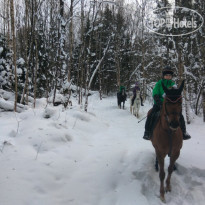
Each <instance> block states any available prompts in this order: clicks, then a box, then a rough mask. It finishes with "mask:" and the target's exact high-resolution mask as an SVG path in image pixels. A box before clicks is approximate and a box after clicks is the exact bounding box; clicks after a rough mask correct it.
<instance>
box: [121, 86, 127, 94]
mask: <svg viewBox="0 0 205 205" xmlns="http://www.w3.org/2000/svg"><path fill="white" fill-rule="evenodd" d="M123 89H124V90H125V86H123V85H121V86H120V93H121V92H122V90H123ZM125 91H126V90H125Z"/></svg>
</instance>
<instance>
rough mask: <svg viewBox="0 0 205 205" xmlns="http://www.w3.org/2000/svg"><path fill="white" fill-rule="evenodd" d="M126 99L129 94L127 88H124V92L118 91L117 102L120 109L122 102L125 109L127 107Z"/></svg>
mask: <svg viewBox="0 0 205 205" xmlns="http://www.w3.org/2000/svg"><path fill="white" fill-rule="evenodd" d="M126 99H127V94H126V93H125V89H123V90H122V92H118V93H117V104H118V107H119V108H120V109H121V103H123V109H124V108H125V101H126Z"/></svg>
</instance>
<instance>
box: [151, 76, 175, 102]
mask: <svg viewBox="0 0 205 205" xmlns="http://www.w3.org/2000/svg"><path fill="white" fill-rule="evenodd" d="M162 83H164V85H165V86H166V87H167V88H171V87H173V86H174V85H175V82H174V81H172V80H166V79H161V80H159V81H158V82H157V83H156V85H155V86H154V89H153V93H152V96H153V97H154V96H155V95H159V97H160V100H161V101H162V102H163V101H164V98H163V94H164V90H163V88H162ZM154 104H156V102H155V101H154Z"/></svg>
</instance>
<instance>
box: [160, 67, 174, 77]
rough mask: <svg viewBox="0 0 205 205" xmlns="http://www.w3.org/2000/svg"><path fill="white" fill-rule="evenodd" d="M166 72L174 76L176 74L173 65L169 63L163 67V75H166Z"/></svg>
mask: <svg viewBox="0 0 205 205" xmlns="http://www.w3.org/2000/svg"><path fill="white" fill-rule="evenodd" d="M166 74H170V75H172V76H173V74H174V71H173V69H172V68H171V66H169V65H166V66H165V67H164V68H163V70H162V76H165V75H166Z"/></svg>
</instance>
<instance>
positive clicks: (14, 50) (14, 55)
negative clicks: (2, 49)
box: [10, 0, 18, 112]
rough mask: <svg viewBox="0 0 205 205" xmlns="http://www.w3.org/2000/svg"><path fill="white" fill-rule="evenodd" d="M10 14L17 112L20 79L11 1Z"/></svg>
mask: <svg viewBox="0 0 205 205" xmlns="http://www.w3.org/2000/svg"><path fill="white" fill-rule="evenodd" d="M10 14H11V31H12V45H13V65H14V74H15V102H14V111H15V112H16V108H17V96H18V90H17V86H18V79H17V67H16V36H15V19H14V2H13V0H10Z"/></svg>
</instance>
